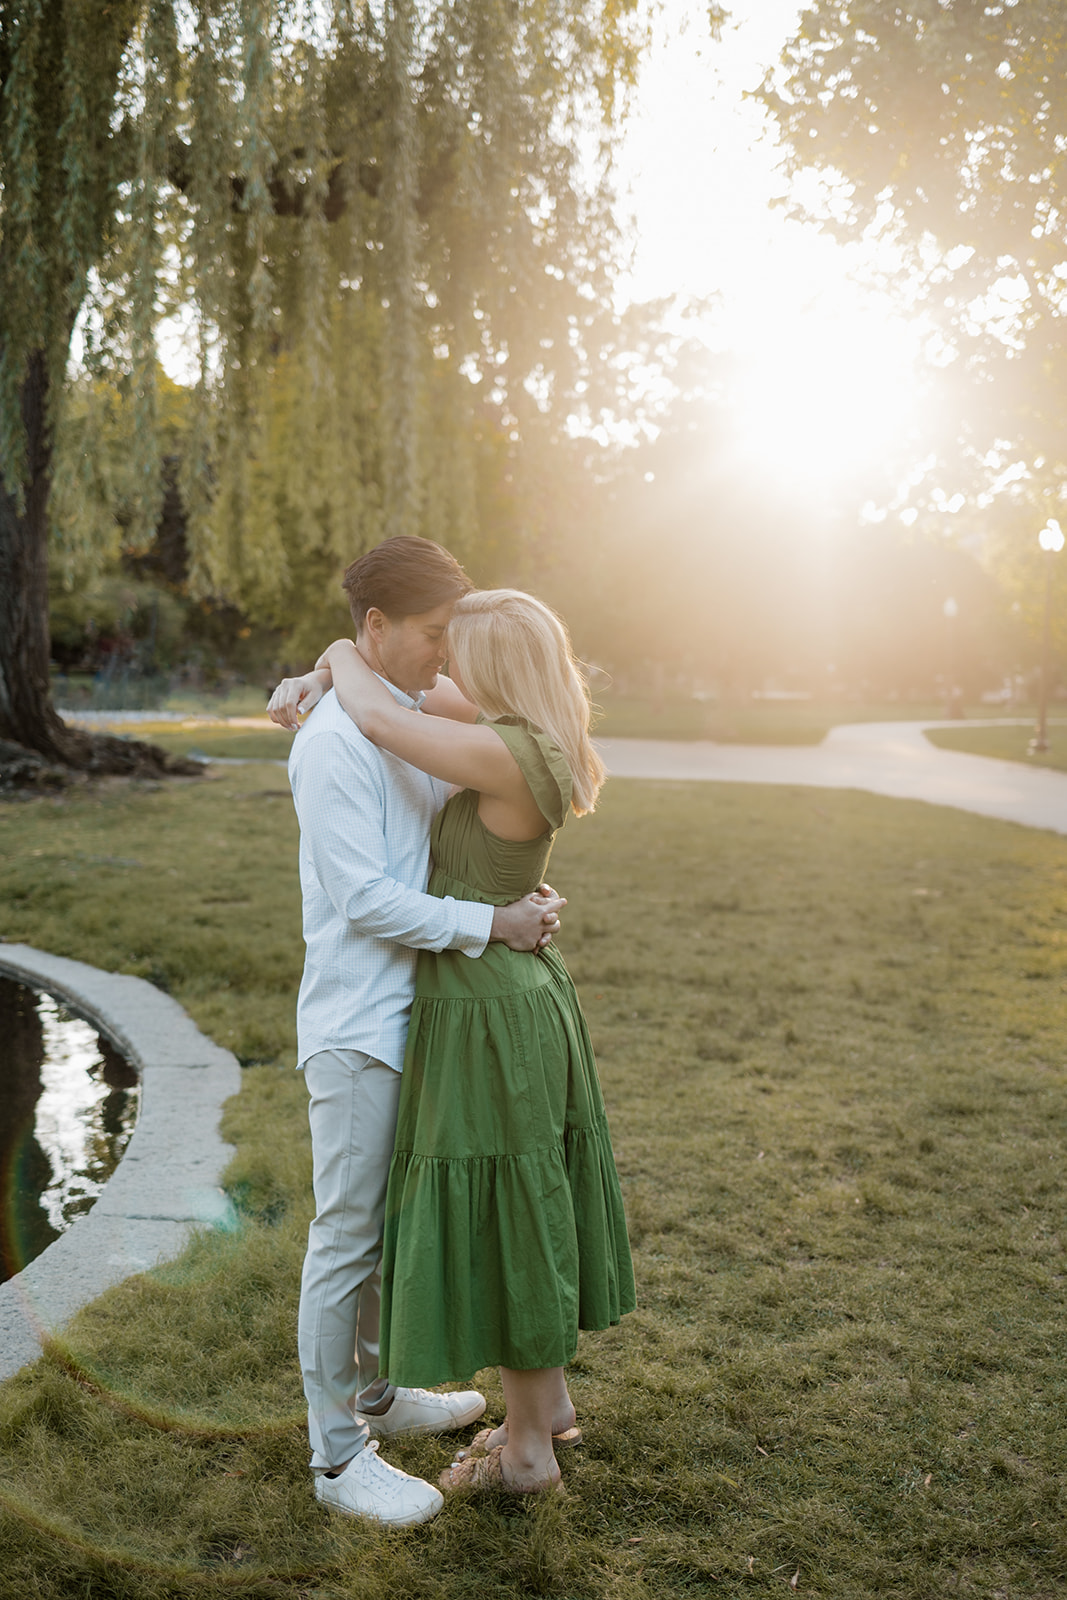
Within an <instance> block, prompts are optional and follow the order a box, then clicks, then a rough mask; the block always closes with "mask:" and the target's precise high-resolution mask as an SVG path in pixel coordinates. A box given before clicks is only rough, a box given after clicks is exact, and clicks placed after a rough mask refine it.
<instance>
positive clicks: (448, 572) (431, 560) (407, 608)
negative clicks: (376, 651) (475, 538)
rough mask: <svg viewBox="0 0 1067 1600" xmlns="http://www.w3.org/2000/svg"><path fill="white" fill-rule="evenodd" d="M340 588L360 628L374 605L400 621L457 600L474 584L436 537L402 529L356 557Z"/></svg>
mask: <svg viewBox="0 0 1067 1600" xmlns="http://www.w3.org/2000/svg"><path fill="white" fill-rule="evenodd" d="M341 587H342V589H344V591H345V593H346V594H347V596H348V604H349V608H350V609H351V612H352V621H353V622H354V623H355V625H356V631H357V632H358V631H359V629H360V628H362V626H363V624H364V622H365V621H366V620H367V612H368V611H369V610H370V608H371V606H375V607H377V609H378V610H379V611H382V612H384V614H385V615H386V616H387V617H388V618H389V620H390V622H400V621H402V620H403V618H404V617H418V616H421V615H422V613H423V612H424V611H435V610H436V609H437V607H438V606H443V605H446V604H448V603H449V602H451V601H453V600H458V599H459V597H460V595H461V594H469V593H470V591H471V590H472V589H473V588H474V585H473V584H472V583H471V581H470V579H469V578H468V577H467V574H466V573H465V572H464V570H463V568H462V567H461V566H460V564H459V562H458V561H457V560H456V558H455V556H451V555H449V553H448V551H447V550H443V549H442V548H441V546H440V545H439V544H434V542H433V540H432V539H419V538H417V537H416V536H415V535H413V534H406V533H400V534H397V535H396V536H395V537H394V538H392V539H385V540H383V541H382V543H381V544H378V545H375V547H374V549H373V550H368V551H367V553H366V555H365V556H360V557H359V560H358V561H353V563H352V565H351V566H350V567H349V569H348V571H347V572H346V573H345V575H344V578H343V580H342V583H341Z"/></svg>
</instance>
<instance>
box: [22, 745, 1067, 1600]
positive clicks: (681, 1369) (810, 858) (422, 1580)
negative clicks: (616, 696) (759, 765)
mask: <svg viewBox="0 0 1067 1600" xmlns="http://www.w3.org/2000/svg"><path fill="white" fill-rule="evenodd" d="M284 782H285V780H284V774H283V773H281V772H280V771H279V770H278V769H276V768H271V767H255V766H252V767H244V768H237V769H230V770H227V771H225V772H224V773H223V774H222V775H221V776H218V777H214V778H210V779H207V780H202V781H199V782H197V781H190V782H187V783H182V784H175V785H171V786H166V787H149V788H142V789H139V790H138V789H126V788H121V787H118V786H116V787H114V788H112V789H110V790H107V791H104V792H101V793H98V794H97V795H95V796H93V795H79V796H76V797H74V798H65V799H61V800H44V801H33V802H28V803H21V804H12V805H8V806H6V807H4V808H3V809H0V852H2V854H3V856H4V859H3V863H2V866H3V870H2V872H0V884H2V888H0V918H2V921H0V927H2V930H3V932H4V934H5V935H6V936H7V937H8V938H13V939H25V940H27V941H29V942H31V943H34V944H37V945H40V946H42V947H43V948H45V949H50V950H54V951H56V952H58V953H60V954H65V955H72V956H77V957H79V958H81V959H84V960H87V961H91V962H94V963H96V964H98V965H101V966H105V967H115V968H118V969H121V970H126V971H133V972H138V973H141V974H143V975H146V976H152V977H153V978H154V979H155V980H156V981H162V982H163V983H165V985H166V986H167V987H168V988H169V989H170V991H171V992H172V993H173V994H175V995H176V996H177V998H178V999H179V1000H181V1002H182V1003H183V1004H184V1005H185V1006H187V1007H188V1009H189V1010H190V1012H191V1013H192V1015H193V1016H194V1017H195V1018H196V1020H197V1021H198V1022H199V1023H200V1025H201V1026H202V1027H204V1028H205V1029H206V1030H207V1031H208V1032H209V1033H211V1034H212V1035H213V1036H214V1037H216V1038H218V1039H219V1040H220V1041H221V1042H223V1043H225V1044H229V1045H230V1046H231V1047H233V1048H235V1049H236V1050H237V1051H238V1053H239V1054H241V1055H242V1056H243V1057H244V1058H245V1059H246V1060H254V1061H258V1062H259V1063H260V1064H259V1065H254V1066H250V1067H249V1068H248V1070H247V1071H246V1073H245V1076H244V1086H243V1090H242V1093H241V1094H240V1096H238V1097H237V1098H236V1100H235V1101H233V1102H231V1105H230V1108H229V1110H228V1113H227V1122H226V1131H227V1134H228V1136H229V1137H230V1138H231V1139H234V1140H235V1141H236V1142H237V1144H238V1156H237V1158H236V1161H235V1162H234V1164H233V1167H232V1169H231V1172H230V1177H229V1183H230V1187H231V1190H232V1192H233V1193H234V1194H235V1196H236V1198H237V1200H238V1202H239V1204H240V1206H241V1209H242V1213H243V1217H244V1221H243V1226H242V1228H241V1229H240V1231H238V1232H237V1233H234V1234H225V1235H224V1234H210V1233H208V1234H204V1235H203V1236H201V1237H200V1238H199V1239H198V1240H197V1241H196V1243H195V1244H194V1246H193V1247H192V1248H191V1249H190V1251H189V1252H188V1253H187V1254H186V1255H185V1256H184V1257H183V1258H182V1259H181V1260H180V1261H179V1262H177V1263H175V1264H173V1265H172V1266H170V1267H168V1268H166V1269H164V1270H162V1271H159V1272H156V1273H153V1274H149V1275H146V1276H144V1277H140V1278H137V1279H134V1280H131V1281H129V1282H128V1283H126V1284H124V1285H122V1286H120V1287H119V1288H117V1289H115V1290H113V1291H111V1292H110V1293H109V1294H108V1295H106V1296H104V1297H103V1298H102V1299H101V1300H100V1301H98V1302H96V1304H95V1305H94V1306H93V1307H91V1308H89V1309H88V1310H87V1311H85V1312H83V1313H82V1314H81V1316H80V1317H79V1318H78V1319H77V1322H76V1323H75V1325H74V1327H73V1328H72V1330H71V1332H70V1336H69V1353H68V1354H69V1357H70V1361H71V1362H73V1370H71V1364H70V1363H68V1365H67V1366H64V1364H63V1360H62V1359H61V1352H56V1354H55V1356H53V1357H52V1358H51V1359H48V1360H46V1361H43V1362H41V1363H39V1364H38V1365H37V1367H35V1368H34V1369H31V1370H30V1371H29V1372H28V1373H27V1374H25V1375H22V1376H20V1377H18V1378H16V1379H14V1380H11V1381H10V1382H9V1383H8V1384H6V1385H5V1386H3V1389H2V1390H0V1552H2V1557H3V1559H2V1561H0V1595H3V1597H4V1600H8V1596H10V1597H11V1600H23V1597H33V1600H67V1597H69V1596H78V1597H79V1600H113V1597H121V1600H127V1597H129V1600H133V1597H136V1600H171V1597H174V1596H187V1595H188V1596H193V1595H196V1596H201V1595H203V1596H209V1597H221V1596H223V1595H231V1594H234V1593H238V1594H246V1595H253V1596H257V1597H258V1596H263V1597H264V1600H266V1597H268V1596H278V1595H282V1596H292V1597H294V1600H296V1597H305V1596H306V1597H311V1596H315V1597H317V1600H341V1597H342V1596H356V1597H359V1600H364V1597H365V1600H372V1597H373V1600H378V1597H380V1596H383V1595H389V1596H391V1597H392V1596H398V1597H401V1600H406V1597H420V1600H421V1597H426V1600H468V1597H475V1596H477V1597H479V1600H481V1597H491V1600H504V1597H510V1596H517V1595H525V1594H534V1595H544V1596H552V1597H558V1600H674V1597H677V1596H705V1595H722V1596H725V1597H729V1600H740V1597H742V1596H748V1595H759V1594H764V1595H775V1594H789V1593H790V1592H791V1590H790V1588H789V1582H790V1580H791V1579H792V1577H793V1575H794V1574H795V1573H799V1577H798V1578H797V1588H796V1592H797V1593H798V1594H801V1595H803V1594H812V1595H833V1596H835V1597H844V1600H867V1597H870V1596H885V1597H887V1600H941V1597H943V1596H949V1595H966V1596H982V1597H988V1600H994V1597H1000V1600H1053V1597H1054V1596H1058V1595H1060V1594H1062V1593H1063V1592H1064V1588H1065V1585H1067V1518H1065V1515H1064V1513H1065V1509H1067V1508H1065V1503H1064V1502H1065V1489H1064V1484H1065V1467H1067V1366H1065V1363H1064V1359H1063V1353H1064V1329H1065V1327H1067V1278H1065V1274H1064V1265H1063V1229H1064V1200H1065V1197H1067V1179H1065V1175H1064V1163H1063V1145H1064V1136H1065V1133H1067V1074H1065V1069H1064V1054H1063V1014H1064V995H1065V992H1067V961H1065V955H1067V921H1065V916H1064V905H1065V895H1064V891H1065V888H1067V839H1061V838H1059V837H1056V836H1052V835H1049V834H1041V833H1037V832H1031V831H1027V830H1023V829H1020V828H1015V827H1012V826H1010V825H1008V824H1001V823H995V822H990V821H987V820H984V819H980V818H974V817H969V816H967V815H965V814H963V813H959V812H954V811H950V810H944V809H938V808H935V807H926V806H921V805H917V804H916V805H913V804H904V803H894V802H890V801H885V800H879V799H876V798H874V797H868V796H862V795H855V794H848V793H836V792H833V793H829V792H821V791H811V790H787V789H773V790H771V789H757V788H749V787H742V786H734V785H722V786H718V785H710V784H709V785H699V784H692V785H684V784H667V783H646V784H638V783H626V782H623V781H615V782H613V783H612V784H610V785H609V787H608V790H607V792H606V796H605V800H604V804H603V807H602V810H601V812H600V813H598V815H597V817H595V818H594V819H592V820H589V821H586V822H583V823H580V824H576V825H572V826H570V827H568V828H567V830H566V831H565V833H564V835H563V836H562V838H561V840H560V842H559V845H558V847H557V850H556V854H555V856H554V858H553V863H552V873H551V876H552V878H553V881H554V882H556V883H557V885H558V886H559V887H561V888H562V889H563V890H564V891H565V892H566V893H567V894H568V895H569V897H570V905H569V907H568V911H567V914H566V927H565V932H564V937H563V941H562V942H563V945H564V948H565V949H566V952H567V955H568V960H569V962H570V964H571V966H572V970H573V971H574V973H575V976H576V978H577V980H578V983H579V985H580V988H581V990H582V993H583V996H584V999H585V1002H586V1006H587V1011H588V1015H589V1020H590V1025H591V1028H592V1032H593V1036H594V1040H595V1042H596V1044H597V1048H598V1053H599V1058H600V1062H601V1072H602V1077H603V1081H604V1088H605V1095H606V1099H607V1102H608V1109H609V1114H610V1116H611V1119H612V1126H613V1131H614V1137H615V1143H616V1154H617V1159H618V1165H619V1170H620V1174H621V1177H622V1182H623V1188H624V1193H625V1196H626V1201H627V1208H628V1215H629V1220H630V1227H631V1233H632V1239H633V1245H634V1253H635V1265H636V1269H637V1278H638V1287H639V1300H640V1305H639V1309H638V1311H637V1312H635V1313H634V1314H633V1315H631V1316H629V1317H628V1318H626V1319H625V1321H624V1323H623V1324H622V1326H620V1327H619V1328H616V1329H613V1330H610V1331H609V1332H606V1333H602V1334H593V1335H583V1338H582V1342H581V1346H580V1349H579V1354H578V1358H577V1360H576V1362H575V1364H574V1368H573V1372H572V1391H573V1393H574V1397H575V1400H576V1403H577V1405H578V1409H579V1413H580V1416H581V1420H582V1423H583V1426H584V1428H585V1432H586V1438H587V1446H586V1448H585V1449H584V1450H583V1451H581V1452H577V1453H574V1454H573V1455H571V1456H569V1457H567V1458H565V1459H564V1460H563V1462H562V1466H563V1471H564V1475H565V1478H566V1481H567V1485H568V1488H569V1491H570V1492H569V1495H568V1497H567V1499H566V1500H565V1501H563V1502H561V1503H559V1504H555V1503H553V1504H547V1503H546V1504H530V1505H523V1504H508V1503H483V1504H471V1503H468V1504H464V1505H454V1506H451V1507H449V1508H448V1509H447V1510H446V1512H445V1514H444V1515H442V1516H441V1517H440V1518H439V1519H438V1520H437V1521H436V1522H434V1523H432V1524H430V1525H429V1526H428V1527H426V1528H423V1529H420V1530H413V1531H411V1532H408V1533H402V1534H384V1533H378V1532H375V1531H374V1530H373V1529H371V1528H365V1527H362V1526H353V1525H348V1524H343V1523H342V1524H338V1523H337V1522H335V1521H331V1520H329V1519H328V1518H326V1517H325V1516H324V1515H323V1514H321V1513H320V1511H319V1510H318V1509H317V1507H316V1505H315V1503H314V1501H313V1499H312V1497H311V1494H310V1489H309V1482H308V1477H307V1472H306V1443H305V1439H304V1436H303V1427H302V1420H301V1399H300V1385H299V1375H298V1371H297V1366H296V1355H295V1338H294V1325H295V1306H296V1294H297V1278H298V1273H299V1266H300V1260H301V1256H302V1252H303V1243H304V1236H305V1231H306V1225H307V1219H308V1202H309V1166H308V1150H307V1137H306V1120H305V1119H306V1112H305V1098H304V1091H303V1088H302V1085H301V1083H300V1080H299V1078H298V1076H297V1075H296V1074H294V1073H293V1072H292V1071H291V1070H288V1069H289V1068H290V1067H291V1063H292V1059H293V1035H292V1006H293V998H294V993H295V987H296V983H297V980H298V976H299V965H300V955H301V947H300V941H299V905H298V893H297V886H296V873H295V843H296V836H295V824H294V820H293V816H292V810H291V805H290V803H289V801H288V799H287V798H286V797H285V793H284ZM481 1381H482V1382H483V1384H484V1386H485V1387H486V1388H487V1389H488V1391H489V1393H490V1396H491V1401H492V1404H493V1409H494V1412H495V1414H496V1415H499V1390H498V1386H497V1382H496V1379H495V1376H494V1375H493V1374H488V1373H487V1374H483V1375H482V1378H481ZM389 1455H390V1458H391V1459H393V1460H394V1461H396V1462H398V1464H400V1465H402V1466H405V1467H406V1468H408V1469H409V1470H412V1471H419V1472H422V1473H424V1474H427V1475H431V1474H434V1473H436V1472H437V1471H439V1470H440V1468H441V1466H442V1465H443V1464H444V1463H445V1462H446V1461H447V1459H448V1457H449V1451H448V1448H447V1446H446V1445H445V1444H444V1443H442V1442H440V1441H435V1440H423V1441H411V1442H407V1443H404V1444H396V1445H394V1446H392V1447H390V1450H389Z"/></svg>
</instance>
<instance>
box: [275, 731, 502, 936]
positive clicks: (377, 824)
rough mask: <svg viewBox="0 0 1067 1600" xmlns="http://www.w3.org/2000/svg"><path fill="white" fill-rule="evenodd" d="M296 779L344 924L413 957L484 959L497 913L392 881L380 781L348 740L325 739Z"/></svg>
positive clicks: (299, 807)
mask: <svg viewBox="0 0 1067 1600" xmlns="http://www.w3.org/2000/svg"><path fill="white" fill-rule="evenodd" d="M290 777H291V782H292V788H293V799H294V801H295V803H296V811H297V816H298V817H299V819H300V833H301V838H302V841H303V843H304V845H305V846H306V847H307V849H308V850H309V851H310V853H311V859H312V862H313V864H314V868H315V873H316V876H317V877H318V879H319V882H320V883H321V884H322V887H323V889H324V890H325V892H326V893H327V894H328V895H329V897H330V899H331V901H332V902H333V904H334V906H335V907H336V909H337V910H338V911H339V912H340V914H341V915H342V916H343V917H345V918H346V919H347V920H348V921H349V922H350V923H352V924H353V925H354V926H355V927H357V928H359V929H360V931H361V932H362V933H366V934H370V935H372V936H374V937H375V938H379V939H392V940H393V941H394V942H395V943H397V944H403V945H407V946H409V947H410V948H411V949H413V950H462V951H463V953H464V954H465V955H468V956H480V955H481V953H482V951H483V950H484V949H485V947H486V945H487V944H488V942H489V934H490V932H491V931H492V925H493V907H492V906H491V905H481V904H480V903H478V902H477V901H474V900H455V899H453V898H452V897H451V896H447V897H445V898H443V899H441V898H438V897H437V896H436V895H432V894H420V893H419V891H418V890H417V889H409V888H407V887H406V886H405V885H404V884H402V883H398V882H397V880H396V879H395V878H393V877H391V876H390V875H389V872H388V870H387V853H386V847H385V831H384V827H383V821H382V819H383V815H384V803H385V796H384V794H383V793H382V790H381V778H380V774H377V773H373V772H371V771H370V770H369V769H368V767H367V765H366V764H365V763H364V762H362V761H361V760H360V759H359V757H358V755H357V753H356V752H355V750H354V749H353V748H352V746H351V745H350V744H348V742H347V741H346V740H344V739H342V738H340V737H339V736H337V735H335V734H333V733H324V734H320V735H319V736H318V737H317V738H315V739H313V740H311V741H310V742H309V744H308V747H307V749H305V750H304V751H302V752H301V758H300V761H299V762H297V763H295V764H294V767H293V769H291V773H290Z"/></svg>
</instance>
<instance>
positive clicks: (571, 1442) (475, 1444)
mask: <svg viewBox="0 0 1067 1600" xmlns="http://www.w3.org/2000/svg"><path fill="white" fill-rule="evenodd" d="M507 1442H508V1419H507V1417H505V1418H504V1420H503V1422H502V1423H500V1425H499V1427H496V1428H483V1429H482V1430H481V1432H480V1433H476V1434H475V1435H474V1438H473V1439H472V1440H471V1442H470V1444H468V1445H464V1446H463V1448H462V1449H461V1450H457V1451H456V1456H455V1459H456V1460H457V1461H468V1460H470V1458H471V1457H472V1456H485V1455H488V1454H489V1452H490V1450H496V1449H498V1448H500V1447H502V1446H503V1445H506V1444H507ZM581 1443H582V1430H581V1428H579V1426H578V1419H577V1416H576V1414H575V1410H574V1407H573V1406H571V1408H570V1421H569V1422H566V1423H565V1424H564V1426H562V1427H558V1428H556V1429H554V1430H553V1433H552V1448H553V1450H568V1449H573V1448H574V1446H575V1445H579V1444H581Z"/></svg>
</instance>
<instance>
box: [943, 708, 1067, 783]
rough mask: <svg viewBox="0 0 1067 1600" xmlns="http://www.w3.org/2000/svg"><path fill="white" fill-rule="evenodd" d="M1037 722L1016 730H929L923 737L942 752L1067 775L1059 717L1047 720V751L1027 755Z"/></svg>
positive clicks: (1064, 724) (1064, 726) (1065, 735)
mask: <svg viewBox="0 0 1067 1600" xmlns="http://www.w3.org/2000/svg"><path fill="white" fill-rule="evenodd" d="M1035 728H1036V722H1032V723H1027V724H1026V725H1025V726H1020V727H1018V728H976V727H975V726H974V725H973V724H971V723H964V724H963V726H962V727H959V728H931V729H930V731H929V732H928V733H927V735H926V737H927V738H928V739H930V740H931V741H932V742H933V743H934V744H936V745H937V746H938V747H939V748H940V749H942V750H965V751H967V752H968V753H969V754H970V755H975V756H995V757H996V758H997V760H998V761H1025V762H1026V764H1027V765H1028V766H1031V767H1052V768H1054V769H1055V771H1057V772H1067V721H1065V720H1064V719H1063V718H1062V717H1060V718H1050V720H1049V724H1048V742H1049V744H1050V746H1051V748H1050V749H1048V750H1046V751H1044V753H1043V754H1041V755H1030V753H1029V750H1028V746H1029V743H1030V740H1031V739H1032V738H1033V737H1034V733H1035Z"/></svg>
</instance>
